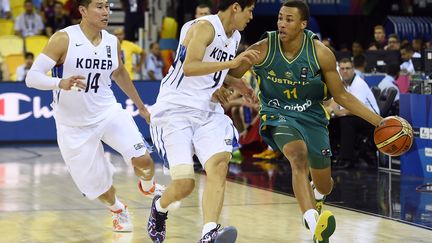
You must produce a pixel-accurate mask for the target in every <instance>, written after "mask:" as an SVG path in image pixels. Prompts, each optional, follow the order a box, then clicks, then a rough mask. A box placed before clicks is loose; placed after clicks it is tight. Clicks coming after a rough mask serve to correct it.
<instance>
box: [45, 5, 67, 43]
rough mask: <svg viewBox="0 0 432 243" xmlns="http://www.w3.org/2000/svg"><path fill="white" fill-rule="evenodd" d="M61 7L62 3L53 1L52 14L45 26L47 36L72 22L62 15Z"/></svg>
mask: <svg viewBox="0 0 432 243" xmlns="http://www.w3.org/2000/svg"><path fill="white" fill-rule="evenodd" d="M63 9H64V8H63V3H61V2H59V1H56V2H55V3H54V14H53V15H52V16H51V17H49V18H48V19H47V26H46V28H45V32H46V34H47V36H48V37H49V36H52V35H53V34H54V33H55V32H56V31H58V30H61V29H63V28H66V27H68V26H69V25H71V24H72V22H71V20H70V18H69V17H68V16H66V15H64V10H63Z"/></svg>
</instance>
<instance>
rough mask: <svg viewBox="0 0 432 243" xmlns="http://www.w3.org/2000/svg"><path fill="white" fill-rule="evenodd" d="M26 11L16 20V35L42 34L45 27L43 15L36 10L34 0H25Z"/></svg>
mask: <svg viewBox="0 0 432 243" xmlns="http://www.w3.org/2000/svg"><path fill="white" fill-rule="evenodd" d="M24 10H25V12H24V13H22V14H20V15H19V16H18V18H17V19H16V21H15V32H16V35H18V36H21V37H27V36H32V35H40V34H42V31H43V29H44V24H43V22H42V17H41V16H40V15H39V14H37V13H35V12H34V6H33V2H32V0H25V2H24Z"/></svg>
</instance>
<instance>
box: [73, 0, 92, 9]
mask: <svg viewBox="0 0 432 243" xmlns="http://www.w3.org/2000/svg"><path fill="white" fill-rule="evenodd" d="M91 1H92V0H76V2H77V5H78V6H80V5H81V6H84V7H86V8H87V7H88V6H89V5H90V3H91Z"/></svg>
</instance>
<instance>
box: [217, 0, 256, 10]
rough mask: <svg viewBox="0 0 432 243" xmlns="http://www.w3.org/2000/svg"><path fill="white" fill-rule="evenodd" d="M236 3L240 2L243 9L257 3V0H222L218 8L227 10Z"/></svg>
mask: <svg viewBox="0 0 432 243" xmlns="http://www.w3.org/2000/svg"><path fill="white" fill-rule="evenodd" d="M234 3H238V4H239V5H240V7H241V8H242V9H244V8H246V7H249V6H252V5H253V4H255V0H220V1H219V5H218V10H220V11H225V10H227V9H228V7H229V6H231V5H233V4H234Z"/></svg>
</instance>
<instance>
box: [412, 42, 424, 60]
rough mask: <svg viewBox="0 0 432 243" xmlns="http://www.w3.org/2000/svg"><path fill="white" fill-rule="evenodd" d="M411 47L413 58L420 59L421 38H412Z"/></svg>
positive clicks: (421, 49)
mask: <svg viewBox="0 0 432 243" xmlns="http://www.w3.org/2000/svg"><path fill="white" fill-rule="evenodd" d="M412 47H413V50H414V54H413V57H415V58H421V53H422V51H423V40H422V39H421V38H414V39H413V40H412Z"/></svg>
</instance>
